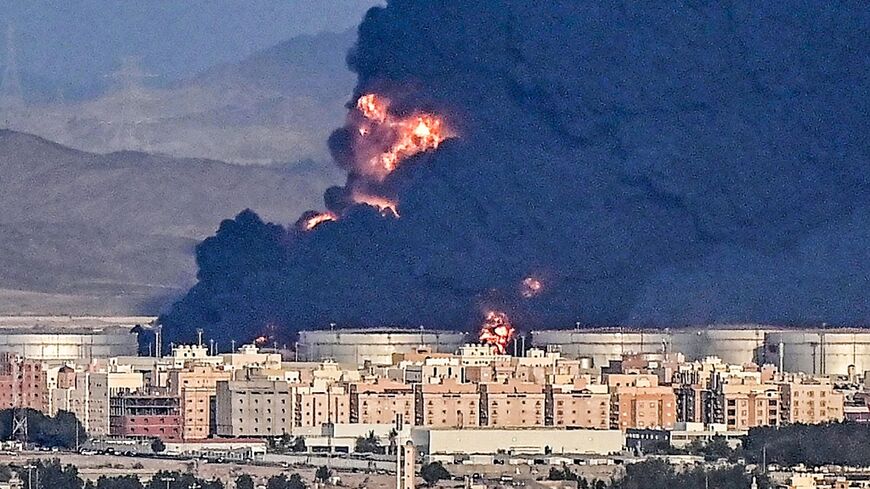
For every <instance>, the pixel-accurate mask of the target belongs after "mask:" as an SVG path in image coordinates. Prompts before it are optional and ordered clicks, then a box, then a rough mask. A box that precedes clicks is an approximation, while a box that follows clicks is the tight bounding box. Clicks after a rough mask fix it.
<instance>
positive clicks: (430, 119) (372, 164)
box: [356, 94, 453, 179]
mask: <svg viewBox="0 0 870 489" xmlns="http://www.w3.org/2000/svg"><path fill="white" fill-rule="evenodd" d="M356 106H357V110H359V111H360V113H361V114H362V115H363V117H364V118H365V119H366V120H367V122H366V123H365V124H362V125H360V126H359V127H358V128H357V131H358V132H359V134H360V136H361V137H362V138H365V137H367V136H368V135H370V134H374V133H376V132H377V133H378V134H380V135H384V134H386V135H387V136H388V137H386V138H385V139H386V140H388V141H390V142H389V143H388V144H386V145H385V146H384V147H380V146H379V147H378V148H377V151H376V153H375V154H374V155H373V156H368V160H367V161H366V160H365V157H364V158H363V161H365V163H366V164H367V166H368V167H369V168H370V172H371V173H374V174H375V175H376V176H377V177H378V178H380V179H383V178H384V177H385V176H386V175H387V174H389V173H390V172H392V171H393V170H395V169H396V168H397V167H398V166H399V164H400V163H401V161H402V160H404V159H406V158H408V157H410V156H414V155H416V154H418V153H422V152H424V151H429V150H432V149H437V148H438V146H439V145H440V144H441V143H442V142H443V141H444V140H445V139H448V138H451V137H453V134H452V133H451V131H450V130H449V129H448V128H447V127H446V124H445V123H444V120H443V119H442V118H441V117H439V116H437V115H434V114H428V113H419V112H418V113H414V114H412V115H409V116H404V117H398V116H394V115H391V114H390V113H389V110H388V109H389V106H390V101H389V100H388V99H386V98H385V97H383V96H380V95H377V94H367V95H363V96H362V97H360V98H359V99H358V100H357V103H356ZM376 139H377V138H376ZM375 144H379V143H375ZM369 154H371V153H369Z"/></svg>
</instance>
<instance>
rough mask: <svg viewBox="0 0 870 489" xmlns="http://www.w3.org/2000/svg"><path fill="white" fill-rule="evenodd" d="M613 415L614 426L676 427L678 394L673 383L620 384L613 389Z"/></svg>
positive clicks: (626, 427) (611, 424)
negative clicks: (667, 384) (649, 384)
mask: <svg viewBox="0 0 870 489" xmlns="http://www.w3.org/2000/svg"><path fill="white" fill-rule="evenodd" d="M653 378H655V376H653ZM610 414H611V418H610V427H611V428H613V429H620V430H623V431H625V430H627V429H628V428H663V429H673V428H674V425H675V424H676V422H677V397H676V394H674V390H673V389H672V388H671V387H669V386H622V387H616V388H615V389H613V390H612V391H611V408H610Z"/></svg>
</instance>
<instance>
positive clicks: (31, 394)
mask: <svg viewBox="0 0 870 489" xmlns="http://www.w3.org/2000/svg"><path fill="white" fill-rule="evenodd" d="M48 404H49V401H48V375H47V366H46V365H45V364H44V363H43V362H40V361H36V360H27V359H25V358H24V357H21V356H20V355H15V354H12V353H2V354H0V409H5V408H31V409H35V410H37V411H42V412H47V410H48Z"/></svg>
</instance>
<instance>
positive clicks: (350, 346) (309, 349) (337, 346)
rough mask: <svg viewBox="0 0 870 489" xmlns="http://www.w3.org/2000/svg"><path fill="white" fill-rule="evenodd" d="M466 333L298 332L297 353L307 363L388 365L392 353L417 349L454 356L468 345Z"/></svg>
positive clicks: (398, 330)
mask: <svg viewBox="0 0 870 489" xmlns="http://www.w3.org/2000/svg"><path fill="white" fill-rule="evenodd" d="M469 341H470V338H469V336H468V334H467V333H462V332H457V331H443V330H430V329H427V330H414V329H402V328H373V329H367V328H363V329H335V330H309V331H300V332H299V346H298V348H299V352H300V354H301V358H303V359H305V360H307V361H320V360H326V359H331V360H335V361H336V362H338V363H342V364H350V365H360V364H363V363H365V362H366V361H368V362H371V363H372V364H375V365H389V364H390V363H392V355H393V353H409V352H413V351H415V350H417V349H419V348H420V347H421V346H422V347H425V348H427V349H429V350H431V351H433V352H436V353H454V352H456V350H458V349H459V347H460V346H462V345H464V344H466V343H468V342H469Z"/></svg>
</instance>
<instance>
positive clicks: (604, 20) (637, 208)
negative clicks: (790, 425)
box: [162, 0, 870, 342]
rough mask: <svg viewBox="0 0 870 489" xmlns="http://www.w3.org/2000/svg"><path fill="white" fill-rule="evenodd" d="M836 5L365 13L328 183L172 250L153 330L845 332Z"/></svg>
mask: <svg viewBox="0 0 870 489" xmlns="http://www.w3.org/2000/svg"><path fill="white" fill-rule="evenodd" d="M868 25H870V13H868V10H867V9H866V6H865V5H864V4H862V3H861V2H846V3H845V5H840V6H839V7H838V8H834V7H833V6H831V5H828V4H826V3H823V2H818V3H803V4H786V3H770V2H764V3H755V4H745V5H733V4H728V5H726V4H721V3H718V2H709V3H708V2H683V3H680V4H669V5H668V6H658V5H653V4H642V3H637V2H623V3H613V2H606V3H602V4H596V3H594V2H593V3H588V2H573V1H548V2H519V1H517V2H491V1H483V0H480V1H464V2H448V1H428V2H411V1H403V0H397V1H390V2H388V3H387V6H386V7H384V8H381V7H377V8H374V9H372V10H370V11H369V12H368V14H367V15H366V17H365V19H364V21H363V22H362V24H361V25H360V27H359V37H358V40H357V43H356V45H355V47H354V48H353V49H352V51H351V52H350V53H349V55H348V63H349V66H350V67H351V69H352V70H353V71H354V72H356V73H357V75H358V83H357V86H356V90H355V93H354V95H353V97H352V99H351V100H349V101H348V106H347V107H348V116H347V123H346V125H345V126H344V127H342V128H339V129H337V130H336V131H335V132H334V133H333V135H332V137H331V138H330V141H329V144H330V149H331V151H332V154H333V157H334V159H335V161H336V163H337V164H338V165H339V166H340V167H341V168H342V169H344V170H345V171H346V172H347V174H348V177H347V183H346V185H345V186H342V187H333V188H329V189H327V190H326V191H325V195H324V201H325V202H324V207H323V209H313V210H312V212H310V213H306V215H304V216H302V217H301V218H300V220H299V222H297V223H279V224H268V223H265V222H264V221H263V220H261V219H260V218H259V217H258V216H256V215H255V214H254V213H252V212H250V211H245V212H242V213H241V214H239V215H238V216H236V217H235V218H234V219H230V220H227V221H225V222H223V223H222V224H221V225H220V228H219V230H218V231H217V233H216V234H215V236H213V237H211V238H208V239H206V240H205V241H204V242H203V243H202V244H200V245H199V247H198V248H197V254H196V257H197V264H198V266H199V272H198V277H197V278H198V283H197V284H196V286H194V287H193V288H192V289H191V290H190V291H189V292H188V293H187V295H186V296H185V297H184V298H183V299H182V300H180V301H179V302H178V303H176V304H175V305H174V306H173V307H172V309H171V310H170V311H169V312H168V313H167V314H166V315H164V317H163V318H162V321H163V323H164V324H165V327H166V329H165V331H166V332H167V334H168V337H169V338H177V339H186V340H190V339H192V338H193V337H194V330H195V328H198V327H202V328H205V329H206V331H207V334H208V335H209V337H212V338H215V339H216V340H217V341H225V342H228V340H229V339H230V338H239V339H242V337H244V336H247V337H248V338H247V339H253V338H256V337H261V336H262V335H263V332H264V331H268V332H270V335H272V336H275V340H276V341H278V340H289V339H290V338H291V337H292V334H293V333H294V332H295V331H297V330H298V329H300V328H307V327H322V326H325V325H328V324H329V323H336V324H339V325H354V326H367V325H404V326H419V325H425V326H427V327H438V328H449V329H470V328H476V326H477V325H479V324H480V323H481V322H483V320H484V318H485V317H486V315H487V314H488V313H490V312H491V311H499V312H503V313H505V314H507V316H509V317H510V321H511V322H512V324H513V325H514V326H515V327H517V328H519V329H524V328H530V327H541V326H547V327H557V326H563V325H564V326H567V325H574V324H575V322H580V323H582V324H616V323H619V324H635V325H653V326H657V325H662V326H664V325H678V324H688V323H693V324H700V323H713V322H765V323H767V322H770V323H776V324H810V323H821V322H827V323H830V324H844V325H845V324H848V325H860V324H867V323H868V322H870V292H868V291H870V246H868V243H870V180H868V172H867V168H868V161H870V144H868V139H867V138H868V136H867V128H868V127H870V115H868V114H870V111H868V98H867V95H866V94H867V93H870V86H868V85H870V83H868V78H867V73H868V72H870V56H868V54H867V53H868V52H870V36H867V35H866V34H867V26H868Z"/></svg>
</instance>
